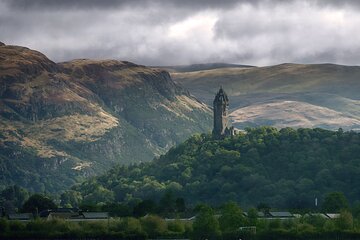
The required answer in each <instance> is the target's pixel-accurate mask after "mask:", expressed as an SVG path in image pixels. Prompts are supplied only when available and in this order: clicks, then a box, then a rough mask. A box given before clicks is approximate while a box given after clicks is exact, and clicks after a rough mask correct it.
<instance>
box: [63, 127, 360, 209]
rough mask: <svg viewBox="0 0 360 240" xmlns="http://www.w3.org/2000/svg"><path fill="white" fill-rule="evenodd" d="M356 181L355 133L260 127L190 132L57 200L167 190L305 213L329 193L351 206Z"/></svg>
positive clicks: (189, 198)
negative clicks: (227, 133) (224, 133)
mask: <svg viewBox="0 0 360 240" xmlns="http://www.w3.org/2000/svg"><path fill="white" fill-rule="evenodd" d="M359 184H360V133H357V132H353V131H350V132H343V131H342V130H341V129H339V130H338V131H327V130H323V129H297V130H295V129H291V128H284V129H281V130H277V129H276V128H272V127H261V128H250V129H247V130H246V133H242V134H239V135H237V136H235V137H233V138H225V139H223V140H214V139H213V138H212V136H211V135H209V134H201V135H200V134H199V135H195V136H193V137H191V138H190V139H188V140H187V141H186V142H184V143H183V144H180V145H178V146H177V147H174V148H172V149H171V150H170V151H169V152H168V153H167V154H165V155H163V156H160V157H159V158H158V159H155V160H154V161H152V162H150V163H143V164H139V165H132V166H117V167H115V168H113V169H112V170H111V171H109V172H108V173H106V174H105V175H103V176H100V177H96V178H92V179H90V180H88V181H85V182H84V183H82V184H80V185H77V186H75V187H74V188H73V189H72V190H70V191H67V192H66V193H64V195H63V202H64V203H67V204H69V205H74V204H76V203H77V202H79V201H82V202H88V203H101V202H102V203H106V202H131V201H140V200H144V199H151V200H154V201H158V200H159V198H160V197H161V196H162V195H163V194H164V193H165V192H167V191H171V192H173V193H174V194H175V195H176V196H177V197H181V198H183V199H185V201H186V202H187V203H189V204H190V205H192V206H194V205H196V203H200V202H205V203H209V204H212V205H220V204H221V203H223V202H226V201H228V200H233V201H235V202H238V203H240V204H241V206H244V207H246V208H248V207H251V206H254V205H255V206H256V205H257V204H259V203H266V204H267V205H269V206H271V207H275V208H284V209H311V208H314V207H315V199H317V201H318V203H319V204H321V203H322V202H323V201H324V197H325V196H326V194H327V193H329V192H334V191H341V192H343V193H344V194H345V195H346V197H347V198H348V199H349V201H350V202H351V203H356V201H359V200H360V199H359V196H360V188H358V186H359Z"/></svg>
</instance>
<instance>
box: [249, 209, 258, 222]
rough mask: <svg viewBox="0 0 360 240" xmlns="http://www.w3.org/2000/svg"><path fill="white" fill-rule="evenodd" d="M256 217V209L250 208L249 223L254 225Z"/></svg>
mask: <svg viewBox="0 0 360 240" xmlns="http://www.w3.org/2000/svg"><path fill="white" fill-rule="evenodd" d="M257 218H258V211H257V210H256V208H250V209H249V211H248V221H249V225H251V226H256V224H257Z"/></svg>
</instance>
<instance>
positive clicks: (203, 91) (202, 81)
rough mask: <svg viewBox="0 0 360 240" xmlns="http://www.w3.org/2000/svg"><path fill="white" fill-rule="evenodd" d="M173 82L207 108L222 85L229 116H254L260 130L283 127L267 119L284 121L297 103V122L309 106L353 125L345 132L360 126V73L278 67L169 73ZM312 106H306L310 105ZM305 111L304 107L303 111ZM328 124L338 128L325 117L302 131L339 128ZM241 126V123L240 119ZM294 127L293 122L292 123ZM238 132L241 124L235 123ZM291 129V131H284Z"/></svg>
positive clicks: (321, 66) (332, 68)
mask: <svg viewBox="0 0 360 240" xmlns="http://www.w3.org/2000/svg"><path fill="white" fill-rule="evenodd" d="M171 75H172V77H173V78H174V80H175V81H176V82H177V83H179V84H181V85H182V86H183V87H185V88H187V89H189V90H190V91H191V93H192V94H193V95H194V96H195V97H197V98H199V99H200V100H202V101H204V102H206V103H207V104H209V105H211V104H212V100H213V96H214V94H215V93H216V91H217V90H218V88H219V86H220V85H222V86H223V87H224V89H225V90H226V92H227V94H228V95H229V97H230V99H231V100H230V108H231V110H232V111H237V110H239V109H241V108H244V107H246V108H244V109H241V110H239V111H242V112H244V111H249V112H256V115H257V116H259V117H258V118H253V120H251V122H250V123H251V124H250V125H253V126H258V125H262V124H264V120H265V123H266V124H270V125H272V126H278V125H281V122H279V121H271V115H268V113H271V114H273V113H275V112H277V113H280V115H279V120H281V119H286V118H287V117H288V115H286V111H287V110H289V109H288V108H287V107H288V105H287V104H286V101H295V102H297V103H299V104H300V105H301V106H299V107H298V110H300V109H302V110H301V111H300V112H298V113H299V116H300V118H303V119H304V118H307V117H306V114H307V111H308V110H309V111H311V106H315V107H320V108H327V109H330V110H334V111H337V112H339V114H340V115H344V116H345V117H347V118H350V119H351V121H349V122H346V123H344V124H343V126H342V127H343V128H344V129H357V128H358V125H357V122H358V121H359V120H360V95H359V94H358V93H359V91H360V67H358V66H341V65H334V64H312V65H304V64H281V65H276V66H270V67H251V68H221V69H210V70H203V71H195V72H173V73H171ZM281 102H282V104H281V105H282V106H281V111H280V109H279V107H280V105H278V106H277V110H276V109H274V112H271V111H261V110H263V109H259V108H258V107H257V106H258V105H259V104H269V103H270V104H271V103H281ZM308 104H310V105H308ZM304 106H308V107H310V108H309V109H308V108H307V107H305V108H304ZM328 119H330V120H331V121H333V122H339V119H337V116H336V115H329V116H327V115H324V116H323V117H322V118H320V119H316V121H314V122H312V121H310V122H309V124H305V125H300V126H302V127H316V126H319V125H320V126H324V127H326V128H328V129H337V128H338V124H330V125H329V124H327V121H328ZM243 120H244V121H245V119H243ZM291 120H293V121H297V119H296V118H293V119H291ZM234 125H235V126H236V127H239V128H241V127H242V126H241V124H240V125H239V124H237V123H234ZM286 126H289V127H293V125H291V124H290V125H286Z"/></svg>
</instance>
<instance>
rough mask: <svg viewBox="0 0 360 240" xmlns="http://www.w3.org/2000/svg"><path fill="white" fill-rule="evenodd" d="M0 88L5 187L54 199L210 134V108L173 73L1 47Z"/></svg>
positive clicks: (1, 159) (0, 159)
mask: <svg viewBox="0 0 360 240" xmlns="http://www.w3.org/2000/svg"><path fill="white" fill-rule="evenodd" d="M0 83H1V84H0V86H1V88H0V105H1V108H0V126H1V132H0V145H1V149H2V150H1V152H0V167H1V168H0V169H1V176H2V177H1V178H0V182H1V183H2V185H7V184H13V183H16V184H19V185H21V186H24V187H27V188H29V189H30V190H33V191H45V190H46V191H51V192H54V191H57V190H59V189H64V188H66V187H68V186H70V185H73V184H74V183H76V182H78V181H80V180H81V179H83V178H84V177H85V176H90V175H94V174H98V173H101V172H103V171H105V170H106V169H109V168H110V167H111V166H112V165H114V164H115V163H123V164H130V163H134V162H141V161H149V160H151V159H152V158H153V157H154V156H157V155H159V154H161V153H164V152H165V151H166V150H167V149H169V148H170V147H171V146H173V145H174V144H176V143H179V142H181V141H183V140H184V139H186V138H187V137H188V136H190V135H191V134H193V133H195V132H204V131H208V130H209V129H210V122H211V121H210V119H211V114H210V109H209V108H208V107H207V106H206V105H205V104H203V103H201V102H199V101H198V100H197V99H195V98H194V97H192V96H190V95H189V93H188V92H187V91H185V90H184V89H182V88H181V87H179V86H178V85H177V84H175V83H174V82H173V81H172V79H171V77H170V75H169V73H167V72H166V71H164V70H156V69H150V68H147V67H145V66H141V65H136V64H134V63H130V62H127V61H117V60H89V59H78V60H73V61H69V62H62V63H55V62H53V61H51V60H49V59H48V58H47V57H46V56H45V55H43V54H41V53H40V52H37V51H33V50H31V49H28V48H24V47H18V46H8V45H3V46H0ZM25 159H26V160H25ZM25 161H26V164H24V162H25ZM54 176H57V178H58V179H56V178H54Z"/></svg>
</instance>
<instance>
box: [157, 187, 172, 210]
mask: <svg viewBox="0 0 360 240" xmlns="http://www.w3.org/2000/svg"><path fill="white" fill-rule="evenodd" d="M159 208H160V212H163V213H169V212H173V211H174V210H175V198H174V194H173V193H172V191H166V192H165V194H164V195H163V197H162V198H161V199H160V202H159Z"/></svg>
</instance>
